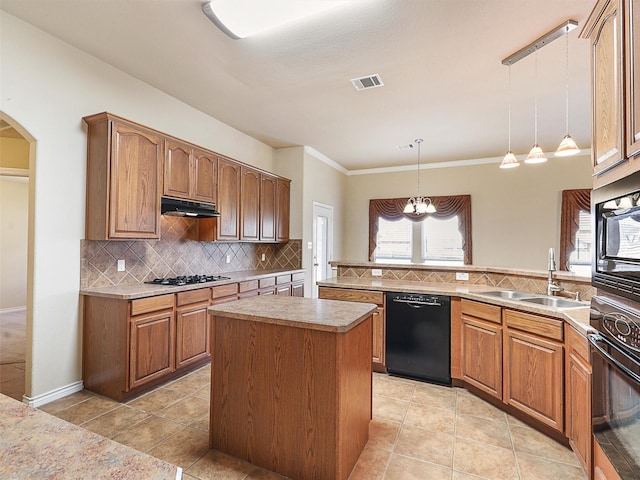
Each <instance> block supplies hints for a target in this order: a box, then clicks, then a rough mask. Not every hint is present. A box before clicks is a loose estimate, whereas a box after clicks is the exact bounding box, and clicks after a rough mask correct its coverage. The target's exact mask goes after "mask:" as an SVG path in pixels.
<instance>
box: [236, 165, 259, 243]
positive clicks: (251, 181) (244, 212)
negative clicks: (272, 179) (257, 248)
mask: <svg viewBox="0 0 640 480" xmlns="http://www.w3.org/2000/svg"><path fill="white" fill-rule="evenodd" d="M259 239H260V172H258V171H257V170H254V169H252V168H248V167H244V166H243V167H241V168H240V240H249V241H258V240H259Z"/></svg>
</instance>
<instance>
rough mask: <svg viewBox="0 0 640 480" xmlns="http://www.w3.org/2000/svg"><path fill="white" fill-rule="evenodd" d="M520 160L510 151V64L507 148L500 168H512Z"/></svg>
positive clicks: (517, 165)
mask: <svg viewBox="0 0 640 480" xmlns="http://www.w3.org/2000/svg"><path fill="white" fill-rule="evenodd" d="M519 166H520V162H519V161H518V159H517V158H516V156H515V155H514V154H513V152H512V151H511V65H509V150H507V154H506V155H505V156H504V158H503V159H502V163H501V164H500V168H514V167H519Z"/></svg>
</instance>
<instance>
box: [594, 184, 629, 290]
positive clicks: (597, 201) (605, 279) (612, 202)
mask: <svg viewBox="0 0 640 480" xmlns="http://www.w3.org/2000/svg"><path fill="white" fill-rule="evenodd" d="M591 198H592V205H593V213H594V217H595V225H594V227H595V232H596V239H595V240H596V241H595V249H594V256H595V258H594V261H593V263H592V265H593V266H592V269H593V272H592V283H593V286H594V287H597V288H598V289H602V290H606V291H608V292H612V293H614V294H616V295H621V296H623V297H627V298H630V299H632V300H634V301H637V302H640V172H638V173H636V174H634V175H631V176H629V177H626V178H624V179H623V180H620V181H618V182H614V183H612V184H610V185H606V186H604V187H602V188H599V189H597V190H594V191H593V192H592V194H591Z"/></svg>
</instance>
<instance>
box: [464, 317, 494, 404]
mask: <svg viewBox="0 0 640 480" xmlns="http://www.w3.org/2000/svg"><path fill="white" fill-rule="evenodd" d="M461 363H462V378H463V379H464V380H466V381H467V382H469V383H470V384H471V385H473V386H475V387H477V388H479V389H481V390H484V391H485V392H487V393H489V394H491V395H493V396H494V397H496V398H502V327H501V326H500V325H496V324H495V323H491V322H487V321H484V320H480V319H476V318H473V317H467V316H464V315H463V316H462V362H461Z"/></svg>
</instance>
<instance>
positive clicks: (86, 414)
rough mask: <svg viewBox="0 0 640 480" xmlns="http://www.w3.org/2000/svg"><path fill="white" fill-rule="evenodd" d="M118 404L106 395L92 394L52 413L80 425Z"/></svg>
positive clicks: (116, 406) (114, 407)
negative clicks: (81, 400)
mask: <svg viewBox="0 0 640 480" xmlns="http://www.w3.org/2000/svg"><path fill="white" fill-rule="evenodd" d="M119 406H120V404H119V403H118V402H116V401H115V400H111V399H110V398H106V397H99V396H94V397H91V398H89V399H87V400H85V401H84V402H80V403H77V404H75V405H71V406H70V407H67V408H65V409H64V410H60V411H58V412H56V413H55V414H54V415H55V416H56V417H58V418H61V419H62V420H66V421H67V422H70V423H73V424H75V425H80V424H82V423H85V422H88V421H89V420H92V419H94V418H96V417H99V416H100V415H104V414H105V413H107V412H109V411H111V410H114V409H116V408H118V407H119Z"/></svg>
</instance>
